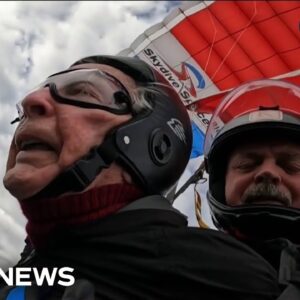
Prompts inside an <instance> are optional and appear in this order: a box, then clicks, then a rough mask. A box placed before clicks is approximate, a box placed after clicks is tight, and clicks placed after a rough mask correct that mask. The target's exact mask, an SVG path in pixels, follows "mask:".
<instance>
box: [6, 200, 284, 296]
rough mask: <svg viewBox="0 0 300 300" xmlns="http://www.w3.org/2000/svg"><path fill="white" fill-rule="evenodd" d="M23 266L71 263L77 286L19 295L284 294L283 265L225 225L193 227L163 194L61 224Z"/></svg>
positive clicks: (28, 290)
mask: <svg viewBox="0 0 300 300" xmlns="http://www.w3.org/2000/svg"><path fill="white" fill-rule="evenodd" d="M19 266H22V267H24V266H26V267H38V268H40V267H45V266H47V267H50V268H51V267H62V266H63V267H65V266H69V267H72V268H74V270H75V271H74V275H75V278H76V281H75V284H74V286H73V287H69V288H65V287H62V286H59V285H57V286H55V287H52V288H51V287H46V286H42V287H34V286H33V287H26V288H25V296H24V297H23V298H16V299H18V300H21V299H30V300H31V299H32V300H35V299H43V300H50V299H51V300H52V299H64V300H71V299H72V300H78V299H82V300H92V299H131V300H132V299H172V300H173V299H189V300H192V299H205V300H223V299H230V300H250V299H251V300H260V299H265V300H267V299H270V300H271V299H276V297H277V295H278V294H279V287H278V284H277V277H276V272H275V270H274V269H273V268H272V267H271V265H270V264H269V263H268V262H266V261H265V260H264V259H262V258H261V256H259V255H258V254H257V253H256V252H254V251H253V250H251V249H250V248H249V247H247V246H246V245H244V244H242V243H240V242H238V241H236V240H235V239H234V238H232V237H230V236H228V235H225V234H224V233H222V232H218V231H214V230H207V229H199V228H191V227H187V222H186V218H185V216H183V215H182V214H181V213H179V212H178V211H177V210H176V209H174V208H172V207H171V205H170V204H169V203H168V202H167V200H166V199H164V198H162V197H160V196H150V197H146V198H142V199H140V200H137V201H135V202H133V203H132V204H130V205H128V206H127V207H125V209H122V210H121V211H120V212H119V213H117V214H114V215H111V216H109V217H106V218H103V219H101V220H99V221H97V222H94V223H90V224H86V225H85V226H80V227H76V228H68V229H67V228H64V229H60V230H58V231H57V232H56V234H55V235H54V236H53V240H52V244H51V245H50V246H49V247H48V248H47V249H44V250H43V251H39V252H36V253H35V254H34V255H33V257H31V258H29V259H27V260H26V259H25V260H23V262H21V263H20V264H19ZM15 292H16V290H15ZM94 292H95V293H94ZM9 293H11V294H12V293H13V289H12V288H11V287H5V288H2V293H1V292H0V300H2V299H9V298H8V297H9V296H8V295H9ZM11 299H14V298H11Z"/></svg>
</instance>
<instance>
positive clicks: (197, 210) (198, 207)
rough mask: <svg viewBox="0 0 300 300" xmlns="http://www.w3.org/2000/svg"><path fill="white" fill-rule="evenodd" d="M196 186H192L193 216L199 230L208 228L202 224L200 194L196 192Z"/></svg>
mask: <svg viewBox="0 0 300 300" xmlns="http://www.w3.org/2000/svg"><path fill="white" fill-rule="evenodd" d="M196 187H197V184H195V186H194V195H195V214H196V219H197V222H198V225H199V227H200V228H209V226H208V225H207V224H206V223H205V222H204V220H203V218H202V212H201V204H202V202H201V196H200V194H199V193H198V192H197V189H196Z"/></svg>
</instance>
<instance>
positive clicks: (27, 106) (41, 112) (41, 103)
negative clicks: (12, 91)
mask: <svg viewBox="0 0 300 300" xmlns="http://www.w3.org/2000/svg"><path fill="white" fill-rule="evenodd" d="M22 106H23V109H24V114H25V116H26V117H28V118H38V117H47V116H51V115H52V114H53V113H54V106H53V100H52V97H51V94H50V91H49V88H41V89H38V90H36V91H34V92H31V93H30V94H28V95H27V96H26V97H25V98H24V99H23V101H22Z"/></svg>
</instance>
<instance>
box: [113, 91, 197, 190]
mask: <svg viewBox="0 0 300 300" xmlns="http://www.w3.org/2000/svg"><path fill="white" fill-rule="evenodd" d="M161 89H162V88H161V87H160V88H159V90H157V91H158V92H154V93H153V94H152V95H151V98H152V101H151V106H152V109H149V110H146V111H144V112H143V113H139V114H138V115H136V116H134V117H133V118H132V119H131V120H130V121H129V122H127V123H126V124H122V126H120V127H119V128H117V129H116V130H115V131H114V132H113V136H114V140H115V145H116V147H117V149H118V152H119V154H120V155H119V158H118V162H119V163H120V164H121V165H123V166H124V168H125V169H126V170H127V171H128V172H129V173H130V174H131V175H132V176H133V178H134V179H136V180H137V181H138V183H140V184H142V186H143V187H144V189H145V191H146V192H147V193H157V192H158V193H162V192H165V191H167V190H168V188H170V187H171V186H172V185H173V184H174V183H175V182H176V181H177V180H178V179H179V177H180V175H181V174H182V172H183V170H184V169H185V167H186V165H187V162H188V160H189V157H190V152H191V145H192V131H191V124H190V119H189V116H188V113H187V111H186V109H185V107H184V106H183V105H182V103H180V104H177V103H176V101H180V100H179V99H178V97H176V98H175V99H174V98H173V97H171V96H170V94H168V93H170V92H169V91H167V92H164V91H161Z"/></svg>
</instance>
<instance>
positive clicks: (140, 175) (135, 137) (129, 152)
mask: <svg viewBox="0 0 300 300" xmlns="http://www.w3.org/2000/svg"><path fill="white" fill-rule="evenodd" d="M85 63H97V64H106V65H110V66H113V67H115V68H117V69H119V70H121V71H122V72H124V73H125V74H127V75H129V76H130V77H132V78H133V79H134V80H135V81H136V82H137V85H139V86H145V87H147V88H148V89H147V93H146V95H145V97H146V101H147V102H149V104H150V105H149V108H145V109H143V110H142V111H140V112H135V113H134V114H133V118H132V119H130V120H129V121H128V122H127V123H125V124H122V125H121V126H119V127H117V128H115V129H114V130H113V131H112V132H111V133H110V134H108V136H107V137H106V139H105V140H104V142H103V143H102V144H101V145H99V146H98V147H96V148H95V149H92V150H91V151H90V152H89V153H88V154H87V155H86V156H85V157H83V158H82V159H80V160H79V161H77V162H75V163H74V164H73V165H72V166H71V167H70V168H69V169H68V170H66V171H65V172H63V173H62V174H60V175H59V176H58V177H57V178H56V179H55V180H54V181H53V182H51V183H50V184H49V185H48V186H47V187H46V188H44V189H43V190H42V191H41V192H39V193H38V194H37V195H36V196H34V197H53V196H57V195H60V194H62V193H65V192H78V191H82V190H84V189H85V188H86V187H87V186H88V185H89V184H90V183H91V182H92V181H93V180H94V179H95V177H96V176H97V175H98V174H99V173H100V172H101V170H102V169H103V168H105V167H108V166H109V165H110V164H111V163H112V162H113V161H116V162H118V163H119V164H120V165H122V166H123V167H124V169H125V170H126V171H128V173H130V174H131V175H132V176H133V178H134V179H135V180H136V181H137V182H138V183H139V184H141V186H142V187H143V189H144V191H145V193H146V194H154V193H160V194H163V193H164V192H166V191H168V189H170V188H171V187H172V186H173V185H174V184H175V183H176V182H177V180H178V179H179V177H180V175H181V174H182V172H183V171H184V169H185V167H186V165H187V163H188V160H189V157H190V152H191V145H192V131H191V123H190V119H189V115H188V112H187V110H186V109H185V107H184V105H183V103H182V102H181V100H180V98H179V96H178V95H177V93H176V92H175V91H174V90H173V89H172V88H171V87H170V86H169V84H168V83H167V82H166V81H165V79H164V78H163V77H162V76H161V75H160V74H159V73H158V72H157V71H155V70H154V69H152V68H151V67H150V66H148V65H147V64H146V63H145V62H144V61H142V60H140V59H138V58H129V57H121V56H91V57H87V58H83V59H81V60H79V61H77V62H76V63H74V64H73V65H72V66H74V65H79V64H85ZM149 87H150V88H149ZM150 107H151V108H150Z"/></svg>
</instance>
